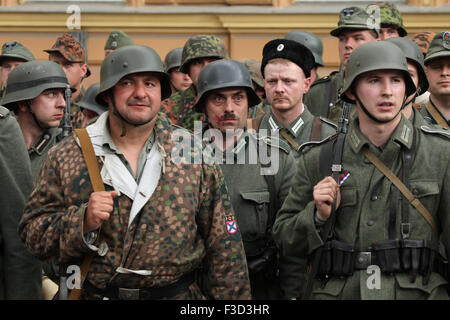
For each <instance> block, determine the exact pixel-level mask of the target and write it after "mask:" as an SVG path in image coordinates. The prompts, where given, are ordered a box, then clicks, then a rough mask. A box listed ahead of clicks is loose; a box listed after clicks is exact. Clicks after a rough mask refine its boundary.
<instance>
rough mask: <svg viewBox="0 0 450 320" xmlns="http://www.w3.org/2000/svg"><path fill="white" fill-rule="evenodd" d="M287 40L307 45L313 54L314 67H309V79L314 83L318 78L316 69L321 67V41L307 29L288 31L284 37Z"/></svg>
mask: <svg viewBox="0 0 450 320" xmlns="http://www.w3.org/2000/svg"><path fill="white" fill-rule="evenodd" d="M284 38H285V39H287V40H293V41H297V42H298V43H300V44H302V45H304V46H305V47H307V48H308V49H309V50H310V51H311V53H312V54H313V56H314V68H312V69H311V81H312V83H314V82H315V81H316V79H317V78H318V73H317V69H319V67H323V59H322V55H323V43H322V40H320V38H319V37H318V36H316V35H315V34H312V33H310V32H307V31H300V30H294V31H291V32H289V33H288V34H287V35H286V36H285V37H284Z"/></svg>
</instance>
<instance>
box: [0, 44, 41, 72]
mask: <svg viewBox="0 0 450 320" xmlns="http://www.w3.org/2000/svg"><path fill="white" fill-rule="evenodd" d="M7 58H14V59H22V60H24V61H33V60H34V55H33V54H32V53H31V51H30V50H28V49H27V48H26V47H25V46H24V45H23V44H21V43H20V42H19V41H9V42H5V43H4V44H3V46H2V54H1V55H0V66H1V65H2V64H3V61H4V60H5V59H7Z"/></svg>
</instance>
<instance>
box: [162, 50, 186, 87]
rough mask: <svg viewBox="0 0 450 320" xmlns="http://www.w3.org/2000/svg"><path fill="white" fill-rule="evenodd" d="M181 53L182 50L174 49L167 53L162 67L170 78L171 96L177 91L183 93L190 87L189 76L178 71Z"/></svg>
mask: <svg viewBox="0 0 450 320" xmlns="http://www.w3.org/2000/svg"><path fill="white" fill-rule="evenodd" d="M182 53H183V48H175V49H173V50H171V51H169V52H168V53H167V55H166V58H165V59H164V66H165V67H166V72H167V73H168V74H169V77H170V86H171V87H172V94H174V93H175V92H177V91H184V90H186V89H187V88H189V87H190V86H191V85H192V80H191V78H190V77H189V75H188V74H187V73H183V72H181V71H180V66H181V54H182Z"/></svg>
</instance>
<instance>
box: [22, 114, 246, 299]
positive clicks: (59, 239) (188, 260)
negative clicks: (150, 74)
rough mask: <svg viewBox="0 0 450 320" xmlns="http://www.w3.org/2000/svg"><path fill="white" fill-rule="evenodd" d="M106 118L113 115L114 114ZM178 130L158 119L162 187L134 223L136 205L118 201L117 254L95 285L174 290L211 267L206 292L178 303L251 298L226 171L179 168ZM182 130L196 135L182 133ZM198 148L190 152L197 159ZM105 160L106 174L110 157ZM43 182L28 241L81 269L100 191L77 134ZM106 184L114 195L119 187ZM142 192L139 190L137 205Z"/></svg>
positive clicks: (113, 248)
mask: <svg viewBox="0 0 450 320" xmlns="http://www.w3.org/2000/svg"><path fill="white" fill-rule="evenodd" d="M104 115H106V116H108V112H105V113H104ZM101 119H102V116H101V117H99V119H98V120H97V122H96V124H97V123H99V121H101ZM104 122H105V125H106V120H104ZM93 125H95V124H93ZM175 128H176V127H175V126H173V125H172V124H171V123H170V121H169V120H168V119H167V117H165V116H164V115H163V114H161V113H159V114H158V119H157V121H156V123H155V128H154V133H155V136H156V140H155V141H156V143H155V145H159V148H158V149H159V154H160V157H161V162H160V163H161V174H160V179H159V181H157V185H156V189H155V190H154V192H153V194H152V195H151V197H150V199H149V200H148V201H146V202H144V203H143V207H142V208H141V209H140V210H139V212H138V214H137V215H136V217H135V218H134V219H133V220H132V222H131V224H130V226H128V224H129V221H128V220H129V215H130V210H131V208H132V205H133V201H132V200H131V199H130V197H128V196H127V195H125V194H124V193H123V192H121V194H120V196H118V197H117V198H115V199H114V210H113V212H112V213H111V216H110V219H109V220H108V221H107V222H104V223H103V226H102V231H101V239H102V241H106V243H107V245H108V247H109V250H108V252H107V253H106V255H105V256H104V257H100V256H99V255H95V257H94V259H93V262H92V265H91V267H90V270H89V273H88V275H87V280H88V281H89V282H90V283H91V284H93V285H94V286H95V287H97V288H99V289H104V288H105V287H106V286H107V285H110V286H114V287H126V288H149V287H158V286H166V285H168V284H171V283H174V282H176V281H177V280H179V279H180V277H182V276H183V275H185V274H187V273H190V272H192V271H194V270H198V268H199V267H200V265H201V264H202V263H203V265H202V267H203V276H204V277H206V278H207V280H208V281H207V283H206V285H205V286H203V288H205V289H204V291H203V293H202V292H201V291H200V289H199V286H198V285H197V283H195V282H194V283H193V284H191V285H190V287H189V290H188V291H187V292H183V293H180V294H178V295H176V296H174V297H172V298H173V299H203V298H205V295H206V296H208V297H211V298H214V299H248V298H250V286H249V280H248V272H247V264H246V259H245V253H244V248H243V245H242V241H241V235H240V232H236V233H234V234H229V233H228V232H227V228H226V218H227V217H228V216H233V215H234V212H233V209H232V205H231V202H230V198H229V195H228V192H227V189H226V186H225V182H224V178H223V175H222V172H221V170H220V167H219V166H217V165H205V164H204V163H201V164H183V163H181V164H175V163H177V162H176V159H175V158H172V157H171V152H172V150H173V148H176V147H177V144H176V143H175V142H174V141H172V135H173V132H174V129H175ZM179 131H181V132H182V133H184V136H186V135H187V136H188V137H192V136H191V135H190V134H189V133H188V132H187V131H186V130H184V129H182V128H180V129H179ZM195 151H196V150H195V149H194V151H193V150H192V149H191V148H188V154H189V155H192V154H193V152H195ZM97 159H98V164H99V167H100V170H101V169H102V168H103V161H102V157H97ZM144 174H145V172H144ZM40 177H41V179H40V181H39V183H38V184H37V185H36V186H35V189H34V191H33V193H32V194H31V196H30V199H29V201H28V203H27V205H26V208H25V214H24V217H23V219H22V221H21V224H20V227H19V232H20V235H21V237H22V240H23V241H24V242H25V244H26V246H27V247H28V249H29V250H30V251H31V252H32V253H33V254H34V255H36V256H37V257H39V258H40V259H48V258H50V257H56V256H60V259H61V260H62V261H64V262H68V263H70V264H78V265H79V264H80V263H81V260H82V259H83V257H84V256H85V255H86V254H88V253H91V252H92V250H91V249H89V246H88V245H87V243H86V240H85V235H83V221H84V213H85V210H86V208H87V202H88V200H89V196H90V194H91V193H92V191H93V190H92V187H91V183H90V182H89V176H88V171H87V168H86V165H85V162H84V159H83V156H82V154H81V149H80V147H79V146H78V143H77V141H76V140H75V138H74V137H73V136H71V137H69V138H67V139H64V140H63V141H61V143H59V144H58V145H57V146H55V147H53V148H52V149H51V150H50V151H49V153H48V157H47V158H46V160H45V161H44V164H43V167H42V170H41V174H40ZM147 179H149V178H147ZM143 180H146V179H141V181H143ZM104 181H105V179H104ZM105 183H106V184H105V187H106V190H107V191H110V190H112V188H111V187H110V186H109V185H107V183H108V182H107V181H105ZM119 189H120V188H119ZM139 195H140V196H145V195H142V194H140V192H139ZM139 195H138V193H136V196H135V201H136V198H137V197H138V196H139ZM118 267H122V268H124V269H131V270H146V271H148V272H147V273H150V275H145V276H142V275H138V274H134V273H119V272H117V271H116V270H117V268H118ZM84 298H91V297H86V296H85V297H84ZM97 298H98V297H97Z"/></svg>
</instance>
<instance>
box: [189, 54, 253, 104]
mask: <svg viewBox="0 0 450 320" xmlns="http://www.w3.org/2000/svg"><path fill="white" fill-rule="evenodd" d="M231 87H244V88H245V89H247V99H248V107H253V106H255V105H257V104H258V103H260V102H261V100H260V99H259V97H258V95H257V94H256V92H255V91H254V90H253V85H252V80H251V79H250V73H249V72H248V70H247V68H246V67H245V66H244V65H243V64H242V63H240V62H239V61H236V60H228V59H227V60H218V61H214V62H212V63H210V64H208V65H207V66H206V67H204V68H203V70H202V71H201V72H200V75H199V76H198V96H197V100H196V101H195V105H194V109H195V110H196V111H197V112H203V109H204V104H205V98H206V95H207V93H208V92H210V91H212V90H215V89H222V88H231Z"/></svg>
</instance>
